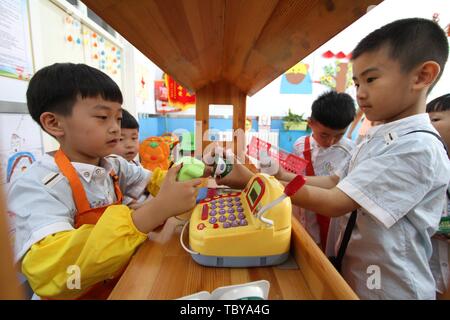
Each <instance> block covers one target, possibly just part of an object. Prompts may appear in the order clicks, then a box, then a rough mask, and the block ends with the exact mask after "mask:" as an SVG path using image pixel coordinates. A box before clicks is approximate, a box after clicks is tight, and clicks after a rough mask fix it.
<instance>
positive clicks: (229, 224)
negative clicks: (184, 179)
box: [188, 174, 304, 267]
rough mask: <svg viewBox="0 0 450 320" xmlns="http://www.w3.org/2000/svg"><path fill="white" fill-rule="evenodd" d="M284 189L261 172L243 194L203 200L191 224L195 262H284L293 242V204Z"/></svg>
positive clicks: (231, 264) (242, 264)
mask: <svg viewBox="0 0 450 320" xmlns="http://www.w3.org/2000/svg"><path fill="white" fill-rule="evenodd" d="M302 181H303V183H304V180H303V178H302ZM302 185H303V184H302ZM283 189H284V187H283V185H282V184H281V183H280V182H279V181H278V180H276V179H275V178H274V177H272V176H269V175H267V174H257V175H255V176H254V177H253V179H252V180H251V181H250V182H249V183H248V184H247V186H246V187H245V189H244V190H242V192H234V193H229V194H222V195H215V196H213V197H211V198H205V199H203V200H202V201H200V202H199V203H198V205H197V206H196V207H195V208H194V211H193V212H192V216H191V219H190V224H189V245H190V249H188V251H189V252H190V253H191V255H192V258H193V259H194V260H195V261H196V262H197V263H199V264H201V265H205V266H216V267H255V266H269V265H276V264H280V263H282V262H284V261H285V260H286V259H287V258H288V255H289V246H290V240H291V200H290V199H289V198H288V197H287V196H289V195H290V194H286V189H287V188H286V189H285V190H283ZM270 203H272V205H268V204H270ZM275 204H276V205H275ZM262 212H264V216H262V215H261V216H260V214H261V213H262Z"/></svg>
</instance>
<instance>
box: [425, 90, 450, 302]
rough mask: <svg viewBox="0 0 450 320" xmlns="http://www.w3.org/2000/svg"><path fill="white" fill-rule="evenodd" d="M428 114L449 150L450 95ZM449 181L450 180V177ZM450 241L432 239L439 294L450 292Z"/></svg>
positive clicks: (449, 204)
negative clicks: (449, 286) (449, 285)
mask: <svg viewBox="0 0 450 320" xmlns="http://www.w3.org/2000/svg"><path fill="white" fill-rule="evenodd" d="M427 112H428V115H429V116H430V120H431V123H432V124H433V126H434V127H435V128H436V130H437V131H438V132H439V134H440V136H441V137H442V139H443V140H444V142H445V143H446V145H447V148H448V146H450V94H445V95H443V96H440V97H438V98H436V99H434V100H432V101H431V102H429V103H428V104H427ZM447 150H448V149H447ZM448 179H449V180H450V176H449V177H448ZM449 214H450V190H449V189H447V205H446V206H444V209H443V212H442V216H443V217H446V216H448V215H449ZM449 241H450V240H449V239H448V238H447V237H445V236H443V235H439V234H437V235H435V236H433V238H432V239H431V242H432V244H433V255H432V256H431V259H430V266H431V271H433V275H434V279H435V280H436V291H437V292H438V293H439V294H443V293H445V292H447V293H448V292H449V290H448V289H449V288H448V283H449V276H450V270H449V269H450V265H449V260H448V258H449V254H448V252H449Z"/></svg>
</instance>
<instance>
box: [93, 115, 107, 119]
mask: <svg viewBox="0 0 450 320" xmlns="http://www.w3.org/2000/svg"><path fill="white" fill-rule="evenodd" d="M95 117H96V118H98V119H102V120H106V119H108V117H107V116H95Z"/></svg>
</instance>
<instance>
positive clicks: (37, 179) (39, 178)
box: [8, 154, 65, 192]
mask: <svg viewBox="0 0 450 320" xmlns="http://www.w3.org/2000/svg"><path fill="white" fill-rule="evenodd" d="M64 179H65V177H64V176H63V174H62V173H61V172H60V170H59V169H58V167H57V166H56V164H55V162H54V159H53V157H51V156H49V155H47V154H45V155H44V156H42V157H41V158H40V159H38V160H36V161H35V162H33V164H32V165H31V166H30V167H29V168H27V170H26V171H25V172H23V173H22V174H21V175H20V176H18V177H17V178H15V179H14V180H12V181H10V182H11V184H10V186H9V188H8V191H11V192H12V191H14V190H16V189H17V190H18V189H20V190H22V191H23V190H34V189H35V190H42V191H44V190H48V189H52V188H54V187H55V186H56V185H57V184H58V182H60V181H61V180H64ZM22 191H21V192H22Z"/></svg>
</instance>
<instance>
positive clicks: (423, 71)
mask: <svg viewBox="0 0 450 320" xmlns="http://www.w3.org/2000/svg"><path fill="white" fill-rule="evenodd" d="M440 71H441V67H440V66H439V64H438V63H437V62H436V61H426V62H424V63H422V64H421V65H420V66H419V67H418V68H417V72H416V77H415V79H414V83H413V88H415V89H422V88H425V87H430V86H431V85H433V83H434V82H435V81H436V78H437V77H438V75H439V72H440Z"/></svg>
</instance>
